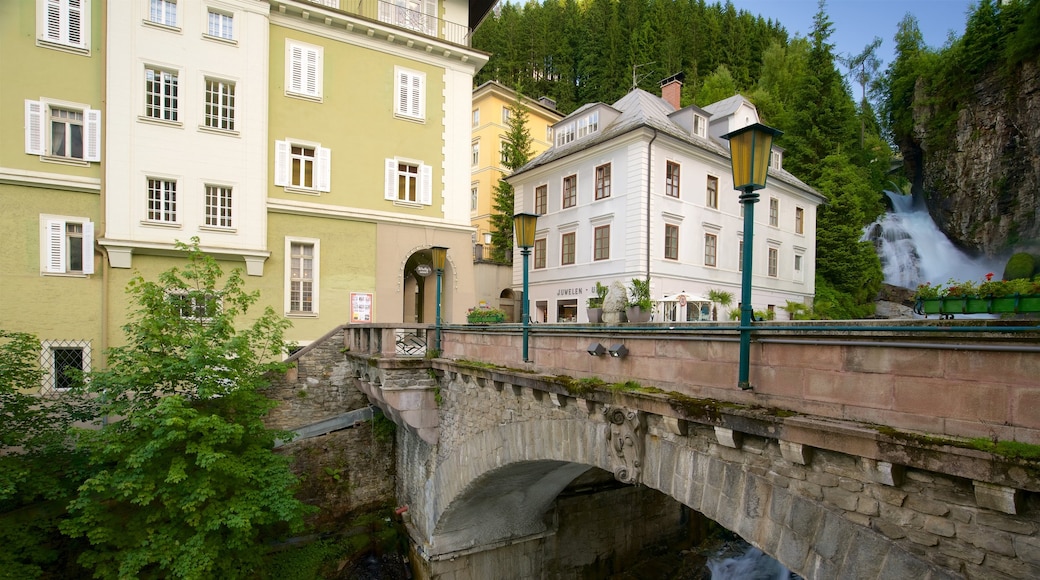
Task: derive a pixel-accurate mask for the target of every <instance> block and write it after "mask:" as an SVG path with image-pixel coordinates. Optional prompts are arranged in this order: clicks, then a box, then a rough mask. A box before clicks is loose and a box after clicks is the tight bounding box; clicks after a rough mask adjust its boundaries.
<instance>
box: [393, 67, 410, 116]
mask: <svg viewBox="0 0 1040 580" xmlns="http://www.w3.org/2000/svg"><path fill="white" fill-rule="evenodd" d="M396 84H397V102H396V103H395V105H396V107H395V108H396V109H397V114H398V115H407V114H408V73H406V72H404V71H400V72H398V73H397V83H396Z"/></svg>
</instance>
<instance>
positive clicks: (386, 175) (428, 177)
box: [383, 157, 433, 206]
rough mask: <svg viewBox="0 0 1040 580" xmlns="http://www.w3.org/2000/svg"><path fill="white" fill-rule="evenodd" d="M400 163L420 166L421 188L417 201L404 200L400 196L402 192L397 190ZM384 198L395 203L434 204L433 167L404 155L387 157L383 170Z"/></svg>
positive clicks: (412, 204) (408, 204)
mask: <svg viewBox="0 0 1040 580" xmlns="http://www.w3.org/2000/svg"><path fill="white" fill-rule="evenodd" d="M399 163H408V164H410V165H417V166H418V167H419V175H418V179H419V181H418V183H417V186H418V188H419V189H418V191H417V192H416V196H415V198H416V201H410V200H404V199H400V197H399V196H400V192H398V191H397V165H398V164H399ZM383 198H384V199H385V200H387V201H392V202H393V203H394V205H405V206H418V205H433V167H431V166H429V165H426V164H425V163H423V162H422V161H418V160H415V159H408V158H404V157H394V158H392V159H386V160H385V162H384V172H383Z"/></svg>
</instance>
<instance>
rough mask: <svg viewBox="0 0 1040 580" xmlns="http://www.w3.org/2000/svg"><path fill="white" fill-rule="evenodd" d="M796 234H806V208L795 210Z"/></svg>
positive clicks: (796, 208)
mask: <svg viewBox="0 0 1040 580" xmlns="http://www.w3.org/2000/svg"><path fill="white" fill-rule="evenodd" d="M794 233H796V234H805V208H801V207H798V206H795V208H794Z"/></svg>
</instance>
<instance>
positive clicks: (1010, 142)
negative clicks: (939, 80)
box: [901, 60, 1040, 256]
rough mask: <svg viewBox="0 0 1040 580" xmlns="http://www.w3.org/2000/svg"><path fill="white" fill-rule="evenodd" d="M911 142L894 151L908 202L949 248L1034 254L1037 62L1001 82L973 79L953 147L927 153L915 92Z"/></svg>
mask: <svg viewBox="0 0 1040 580" xmlns="http://www.w3.org/2000/svg"><path fill="white" fill-rule="evenodd" d="M915 100H916V102H917V103H919V105H918V106H916V107H915V109H914V119H915V123H916V125H917V126H916V127H915V139H914V140H913V141H912V142H904V143H903V144H902V145H901V148H902V149H903V157H904V161H905V163H906V167H907V169H908V170H909V171H910V173H911V175H912V179H913V186H914V194H915V195H923V196H924V197H925V199H926V203H927V205H928V209H929V211H930V212H931V214H932V217H933V219H934V220H935V222H936V223H937V224H938V225H939V228H940V229H941V230H943V231H944V232H945V233H946V235H947V236H948V237H949V238H950V240H952V241H953V243H955V244H957V245H959V246H961V247H962V248H964V249H966V250H969V251H973V252H975V253H978V254H985V255H988V256H998V255H1007V254H1008V253H1010V252H1012V251H1020V250H1032V251H1036V250H1037V249H1040V60H1037V61H1033V62H1027V63H1024V64H1023V66H1022V67H1021V68H1020V69H1019V70H1018V72H1017V73H1016V74H1015V75H1014V77H1013V80H1012V81H1011V82H1008V80H1007V78H1006V77H1004V76H1001V75H997V74H994V75H991V76H989V77H986V78H980V79H978V81H977V83H976V85H975V87H974V95H973V99H972V101H971V102H969V103H966V104H965V105H964V106H963V108H962V110H961V111H960V115H959V117H958V119H957V125H956V132H955V138H954V142H953V143H949V144H946V143H943V144H934V142H933V145H932V146H931V147H929V146H928V140H927V136H928V135H927V129H926V128H925V127H926V123H927V120H928V119H929V118H930V116H931V114H932V111H931V110H930V108H929V107H928V106H927V105H926V104H924V103H927V95H926V94H923V91H920V90H919V91H918V94H917V95H916V96H915Z"/></svg>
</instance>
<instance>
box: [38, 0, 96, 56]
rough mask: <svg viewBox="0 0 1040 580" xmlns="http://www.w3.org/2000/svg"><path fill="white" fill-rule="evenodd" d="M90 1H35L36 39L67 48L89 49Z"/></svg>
mask: <svg viewBox="0 0 1040 580" xmlns="http://www.w3.org/2000/svg"><path fill="white" fill-rule="evenodd" d="M89 36H90V0H37V12H36V38H38V39H39V40H40V42H41V43H49V44H58V45H61V46H64V47H68V48H74V49H80V50H87V49H89V48H90V46H89V43H88V39H89Z"/></svg>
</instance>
